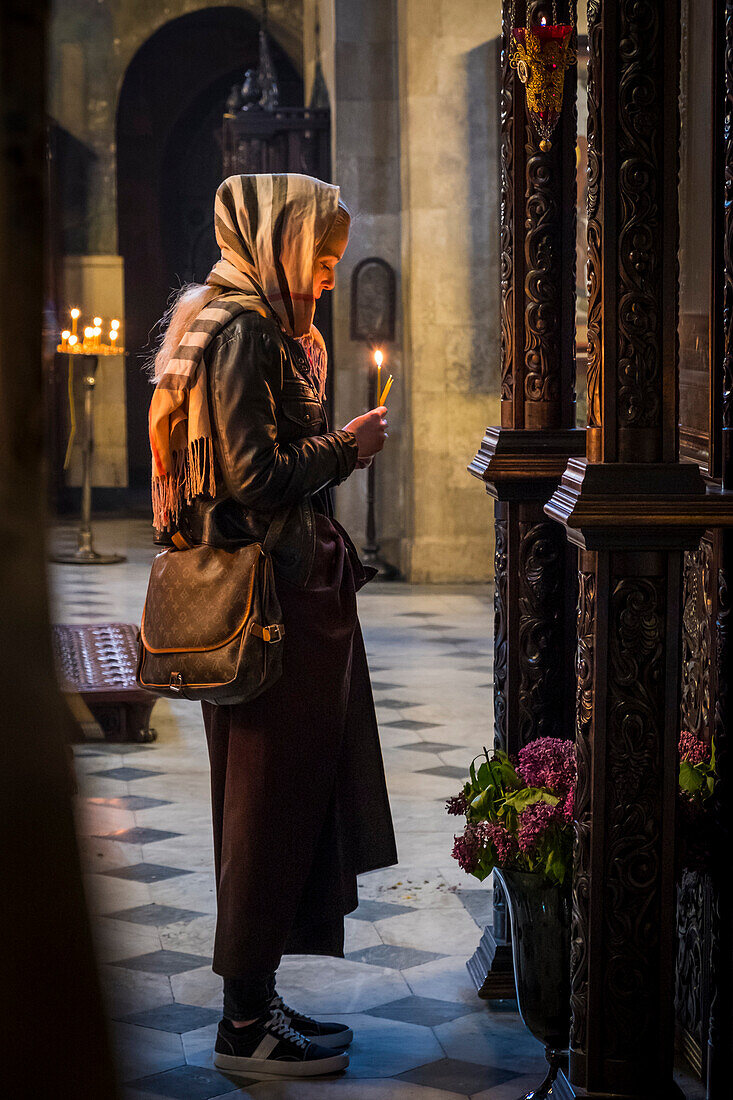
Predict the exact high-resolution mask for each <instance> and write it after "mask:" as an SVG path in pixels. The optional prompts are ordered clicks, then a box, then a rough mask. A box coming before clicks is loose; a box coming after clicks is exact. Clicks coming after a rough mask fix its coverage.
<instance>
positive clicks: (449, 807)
mask: <svg viewBox="0 0 733 1100" xmlns="http://www.w3.org/2000/svg"><path fill="white" fill-rule="evenodd" d="M445 808H446V811H447V813H449V814H455V815H456V817H460V815H461V814H465V813H466V811H467V809H468V803H467V802H466V796H465V794H464V793H463V791H461V793H460V794H454V795H452V796H451V797H450V798H448V799H447V800H446V803H445Z"/></svg>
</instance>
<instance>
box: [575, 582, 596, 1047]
mask: <svg viewBox="0 0 733 1100" xmlns="http://www.w3.org/2000/svg"><path fill="white" fill-rule="evenodd" d="M579 582H580V583H579V590H578V616H577V626H578V650H577V656H576V674H577V695H576V715H575V723H576V729H575V733H576V749H577V760H578V783H577V787H576V790H575V850H574V856H573V863H574V866H573V882H574V889H573V916H572V928H571V937H572V938H571V953H570V980H571V993H570V1005H571V1008H572V1033H571V1038H570V1045H571V1047H572V1048H573V1049H575V1050H581V1051H582V1050H583V1049H584V1048H585V1044H586V1034H587V1026H588V904H589V885H590V877H589V876H590V857H591V848H590V844H591V764H592V761H591V733H592V724H593V674H594V656H593V642H594V635H595V595H596V575H595V573H591V572H581V573H580V575H579Z"/></svg>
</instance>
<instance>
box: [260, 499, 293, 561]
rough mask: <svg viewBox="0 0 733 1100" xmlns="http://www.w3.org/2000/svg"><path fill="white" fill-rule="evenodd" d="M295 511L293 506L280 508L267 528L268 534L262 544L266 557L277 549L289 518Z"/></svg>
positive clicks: (286, 505) (288, 505)
mask: <svg viewBox="0 0 733 1100" xmlns="http://www.w3.org/2000/svg"><path fill="white" fill-rule="evenodd" d="M292 510H293V505H292V504H284V505H283V506H282V508H279V509H278V510H277V512H276V513H275V515H274V516H273V517H272V520H271V521H270V526H269V527H268V528H267V534H266V535H265V537H264V540H263V542H262V553H263V554H265V555H266V556H267V555H268V554H271V553H272V551H273V550H274V548H275V544H276V543H277V541H278V539H279V538H280V536H281V535H282V533H283V530H284V528H285V524H286V523H287V521H288V517H289V515H290V513H291V512H292Z"/></svg>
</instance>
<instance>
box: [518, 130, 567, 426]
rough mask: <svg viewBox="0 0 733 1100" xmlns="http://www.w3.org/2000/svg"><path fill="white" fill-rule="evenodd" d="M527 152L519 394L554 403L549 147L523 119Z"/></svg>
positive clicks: (555, 209) (554, 199) (557, 283)
mask: <svg viewBox="0 0 733 1100" xmlns="http://www.w3.org/2000/svg"><path fill="white" fill-rule="evenodd" d="M527 152H528V154H529V155H528V158H527V203H526V212H525V216H526V220H525V238H524V250H525V261H526V267H527V274H526V276H525V280H524V290H525V300H526V321H525V345H524V396H525V398H526V400H527V401H542V402H551V403H553V404H555V405H557V404H558V402H559V400H560V372H559V370H558V366H559V362H560V301H559V299H560V291H561V286H562V283H561V280H560V279H559V278H558V272H557V270H556V263H557V256H558V255H559V253H560V248H559V247H558V245H559V241H558V240H557V235H558V230H559V228H560V224H559V223H560V218H559V203H558V199H559V196H558V195H557V180H556V177H555V174H554V172H553V170H552V168H553V165H552V151H550V152H548V153H542V152H540V149H539V146H538V144H537V138H536V136H535V134H534V130H533V127H532V126H531V124H529V123H528V125H527ZM554 426H555V425H554V424H553V425H552V427H554Z"/></svg>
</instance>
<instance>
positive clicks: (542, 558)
mask: <svg viewBox="0 0 733 1100" xmlns="http://www.w3.org/2000/svg"><path fill="white" fill-rule="evenodd" d="M567 560H568V547H567V540H566V538H565V533H564V531H563V529H562V528H561V527H560V526H559V524H557V523H553V522H551V521H549V520H544V519H543V520H542V522H540V523H537V522H532V521H530V522H526V521H525V522H520V523H519V594H518V608H519V631H518V662H519V692H518V707H517V718H518V728H517V732H516V737H515V742H516V744H515V745H513V748H514V749H515V750H516V748H520V747H521V746H522V745H526V744H527V742H528V741H531V740H533V739H534V738H535V737H571V736H572V729H571V728H569V724H568V723H567V710H566V707H565V700H564V694H565V692H566V691H567V690H568V675H567V672H568V670H567V667H566V662H567V658H568V646H567V641H566V637H565V632H566V618H565V585H566V583H567V582H568V581H572V579H573V575H574V574H573V572H572V571H571V570H570V569H568V568H566V563H567Z"/></svg>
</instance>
